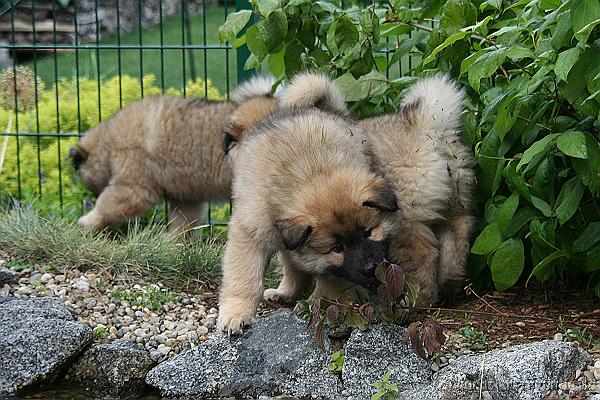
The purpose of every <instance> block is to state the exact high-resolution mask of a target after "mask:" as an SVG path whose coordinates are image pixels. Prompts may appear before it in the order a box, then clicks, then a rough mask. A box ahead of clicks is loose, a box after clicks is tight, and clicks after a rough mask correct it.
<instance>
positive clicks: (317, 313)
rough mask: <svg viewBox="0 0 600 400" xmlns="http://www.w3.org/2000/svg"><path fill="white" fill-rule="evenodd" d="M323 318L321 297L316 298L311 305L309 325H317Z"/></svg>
mask: <svg viewBox="0 0 600 400" xmlns="http://www.w3.org/2000/svg"><path fill="white" fill-rule="evenodd" d="M320 319H321V299H317V300H315V301H314V302H313V303H312V305H311V306H310V318H309V319H308V325H309V326H315V325H316V324H317V322H319V320H320Z"/></svg>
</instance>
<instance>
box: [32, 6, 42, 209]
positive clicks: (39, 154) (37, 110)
mask: <svg viewBox="0 0 600 400" xmlns="http://www.w3.org/2000/svg"><path fill="white" fill-rule="evenodd" d="M35 1H36V0H31V28H32V33H33V43H32V45H33V74H34V76H35V79H34V95H35V131H36V132H37V133H38V135H37V136H36V144H37V163H38V189H39V192H40V198H41V197H42V177H43V175H42V174H43V173H44V170H43V169H42V150H41V144H42V143H41V140H40V136H39V133H40V108H39V104H38V100H39V99H38V80H37V76H38V69H37V27H36V26H35Z"/></svg>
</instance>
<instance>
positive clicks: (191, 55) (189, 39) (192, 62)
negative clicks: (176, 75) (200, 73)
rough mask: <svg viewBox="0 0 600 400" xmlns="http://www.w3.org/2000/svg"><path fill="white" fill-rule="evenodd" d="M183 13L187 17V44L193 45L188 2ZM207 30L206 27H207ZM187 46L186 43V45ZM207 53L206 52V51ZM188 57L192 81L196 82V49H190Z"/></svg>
mask: <svg viewBox="0 0 600 400" xmlns="http://www.w3.org/2000/svg"><path fill="white" fill-rule="evenodd" d="M204 4H205V2H204V1H202V6H203V7H204ZM182 12H183V13H184V16H185V30H186V32H187V44H192V25H191V24H190V9H189V7H188V5H187V2H186V3H185V10H182ZM204 23H205V24H206V21H204ZM205 29H206V26H205ZM184 45H185V43H184ZM205 51H206V50H205ZM188 57H189V60H190V78H191V79H192V81H195V80H196V61H195V57H194V49H192V48H190V49H188Z"/></svg>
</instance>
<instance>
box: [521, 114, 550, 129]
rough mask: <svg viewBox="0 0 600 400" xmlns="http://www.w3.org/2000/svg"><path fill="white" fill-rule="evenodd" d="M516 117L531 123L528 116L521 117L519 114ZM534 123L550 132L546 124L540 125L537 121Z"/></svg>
mask: <svg viewBox="0 0 600 400" xmlns="http://www.w3.org/2000/svg"><path fill="white" fill-rule="evenodd" d="M517 118H519V119H520V120H521V121H525V122H527V123H529V124H530V123H531V120H530V119H529V118H525V117H522V116H520V115H519V116H518V117H517ZM535 124H536V125H537V126H539V127H540V128H542V129H545V130H547V131H548V132H552V129H550V128H548V127H547V126H545V125H542V124H540V123H537V122H536V123H535Z"/></svg>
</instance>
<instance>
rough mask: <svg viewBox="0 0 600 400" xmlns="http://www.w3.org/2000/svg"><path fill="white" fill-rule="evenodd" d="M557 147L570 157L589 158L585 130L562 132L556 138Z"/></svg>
mask: <svg viewBox="0 0 600 400" xmlns="http://www.w3.org/2000/svg"><path fill="white" fill-rule="evenodd" d="M556 147H558V149H559V150H560V151H562V152H563V153H565V154H566V155H568V156H570V157H575V158H587V146H586V135H585V133H583V132H578V131H572V132H565V133H561V134H560V136H558V137H557V138H556Z"/></svg>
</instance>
